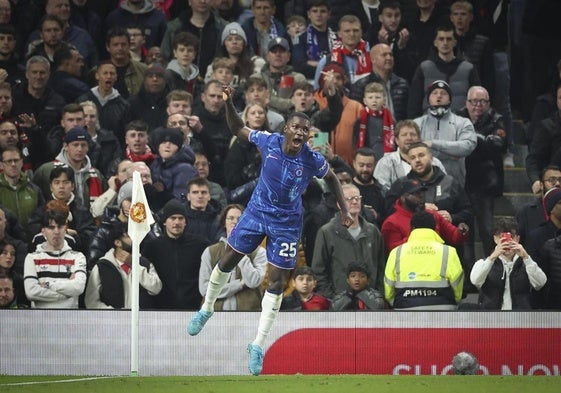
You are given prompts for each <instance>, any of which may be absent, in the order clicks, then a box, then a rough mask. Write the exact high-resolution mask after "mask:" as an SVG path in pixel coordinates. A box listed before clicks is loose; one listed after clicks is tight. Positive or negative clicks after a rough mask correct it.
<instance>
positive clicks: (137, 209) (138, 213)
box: [128, 171, 154, 376]
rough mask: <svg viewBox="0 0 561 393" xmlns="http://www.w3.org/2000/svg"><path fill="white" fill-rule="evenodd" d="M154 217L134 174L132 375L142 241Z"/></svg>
mask: <svg viewBox="0 0 561 393" xmlns="http://www.w3.org/2000/svg"><path fill="white" fill-rule="evenodd" d="M153 223H154V217H152V212H151V211H150V207H149V206H148V201H147V200H146V194H145V193H144V186H143V184H142V180H141V178H140V172H138V171H134V173H133V174H132V201H131V208H130V210H129V227H128V234H129V237H130V238H131V240H132V285H131V375H134V376H137V375H138V310H139V304H138V299H139V295H138V282H139V269H140V262H139V261H140V243H141V242H142V240H143V239H144V238H145V237H146V235H147V234H148V232H150V225H152V224H153Z"/></svg>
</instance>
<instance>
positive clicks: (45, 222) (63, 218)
mask: <svg viewBox="0 0 561 393" xmlns="http://www.w3.org/2000/svg"><path fill="white" fill-rule="evenodd" d="M51 221H54V222H55V223H56V224H57V225H67V224H68V215H67V214H65V213H64V212H62V211H60V210H46V211H44V212H43V215H42V216H41V228H46V227H48V226H49V225H51Z"/></svg>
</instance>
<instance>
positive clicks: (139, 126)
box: [125, 120, 148, 135]
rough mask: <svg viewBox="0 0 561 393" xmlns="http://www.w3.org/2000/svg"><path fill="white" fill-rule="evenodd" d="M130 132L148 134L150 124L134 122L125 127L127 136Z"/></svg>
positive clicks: (142, 121) (140, 121)
mask: <svg viewBox="0 0 561 393" xmlns="http://www.w3.org/2000/svg"><path fill="white" fill-rule="evenodd" d="M130 130H135V131H143V132H148V123H146V122H145V121H144V120H133V121H131V122H128V123H127V125H126V126H125V135H126V134H127V132H128V131H130Z"/></svg>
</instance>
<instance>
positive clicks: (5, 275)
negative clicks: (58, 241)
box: [0, 33, 14, 287]
mask: <svg viewBox="0 0 561 393" xmlns="http://www.w3.org/2000/svg"><path fill="white" fill-rule="evenodd" d="M0 34H2V33H0ZM0 280H10V281H11V282H12V287H13V286H14V277H13V275H12V274H10V273H8V272H6V271H0Z"/></svg>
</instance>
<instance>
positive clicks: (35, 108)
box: [12, 56, 65, 168]
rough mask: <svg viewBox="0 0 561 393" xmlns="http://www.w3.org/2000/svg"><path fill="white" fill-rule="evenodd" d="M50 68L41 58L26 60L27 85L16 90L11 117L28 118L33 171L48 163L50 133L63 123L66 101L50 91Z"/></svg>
mask: <svg viewBox="0 0 561 393" xmlns="http://www.w3.org/2000/svg"><path fill="white" fill-rule="evenodd" d="M50 69H51V65H50V63H49V60H47V59H45V58H44V57H42V56H33V57H31V58H30V59H29V60H27V63H26V68H25V78H26V79H27V81H26V82H24V83H21V84H19V85H17V86H15V87H14V90H13V97H12V98H13V102H14V106H13V108H12V114H13V115H14V116H17V117H19V116H21V115H23V116H24V117H27V118H29V121H28V123H29V128H30V130H29V132H28V133H27V134H28V136H29V139H30V140H31V145H32V146H33V147H34V150H33V152H32V154H31V156H30V157H31V158H32V163H33V167H34V168H38V167H39V166H40V165H41V164H42V163H44V162H46V161H48V160H49V159H48V158H46V157H45V152H46V151H45V149H44V146H45V139H46V136H47V132H48V131H49V130H50V129H51V128H53V127H54V126H55V125H57V124H58V123H59V121H60V110H61V109H62V107H63V106H64V104H65V101H64V98H62V97H61V96H60V95H58V94H57V93H55V92H54V91H53V90H52V89H50V88H48V87H47V83H48V81H49V75H50V72H51V71H50Z"/></svg>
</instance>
